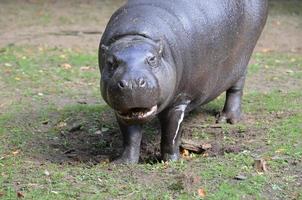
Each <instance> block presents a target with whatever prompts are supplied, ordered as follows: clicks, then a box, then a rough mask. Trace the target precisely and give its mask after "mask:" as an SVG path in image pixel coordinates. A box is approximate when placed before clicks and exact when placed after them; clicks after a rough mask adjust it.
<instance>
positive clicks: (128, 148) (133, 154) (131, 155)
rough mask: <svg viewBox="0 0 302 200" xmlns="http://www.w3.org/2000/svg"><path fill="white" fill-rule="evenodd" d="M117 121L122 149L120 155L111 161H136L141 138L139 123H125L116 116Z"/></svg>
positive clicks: (120, 162)
mask: <svg viewBox="0 0 302 200" xmlns="http://www.w3.org/2000/svg"><path fill="white" fill-rule="evenodd" d="M117 121H118V124H119V126H120V130H121V133H122V135H123V147H124V150H123V153H122V155H121V156H120V157H119V158H118V159H116V160H114V161H113V162H114V163H117V164H122V163H124V164H131V163H138V160H139V155H140V145H141V140H142V128H141V125H127V124H125V123H124V122H123V121H122V120H120V119H119V118H117Z"/></svg>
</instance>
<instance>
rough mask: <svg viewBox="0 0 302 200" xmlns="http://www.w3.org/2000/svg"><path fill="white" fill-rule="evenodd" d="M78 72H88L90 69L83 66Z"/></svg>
mask: <svg viewBox="0 0 302 200" xmlns="http://www.w3.org/2000/svg"><path fill="white" fill-rule="evenodd" d="M80 70H82V71H88V70H90V67H89V66H83V67H80Z"/></svg>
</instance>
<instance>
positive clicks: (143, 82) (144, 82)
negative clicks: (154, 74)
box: [138, 78, 146, 87]
mask: <svg viewBox="0 0 302 200" xmlns="http://www.w3.org/2000/svg"><path fill="white" fill-rule="evenodd" d="M138 85H139V87H145V86H146V81H145V80H144V79H142V78H140V79H139V80H138Z"/></svg>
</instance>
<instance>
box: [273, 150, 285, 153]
mask: <svg viewBox="0 0 302 200" xmlns="http://www.w3.org/2000/svg"><path fill="white" fill-rule="evenodd" d="M284 151H285V149H277V150H276V151H275V153H283V152H284Z"/></svg>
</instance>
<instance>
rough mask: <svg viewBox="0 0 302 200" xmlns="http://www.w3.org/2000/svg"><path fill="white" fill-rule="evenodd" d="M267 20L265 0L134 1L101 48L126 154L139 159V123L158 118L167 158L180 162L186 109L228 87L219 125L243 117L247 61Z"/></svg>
mask: <svg viewBox="0 0 302 200" xmlns="http://www.w3.org/2000/svg"><path fill="white" fill-rule="evenodd" d="M266 18H267V1H265V0H254V1H249V0H242V1H237V0H230V1H222V0H211V1H199V0H192V1H190V3H188V1H185V0H178V1H174V0H165V1H160V0H150V1H144V0H130V1H128V3H126V5H124V6H123V7H122V8H120V9H119V10H118V11H116V12H115V13H114V15H113V16H112V18H111V19H110V21H109V23H108V25H107V27H106V30H105V32H104V34H103V36H102V39H101V43H100V49H99V64H100V71H101V92H102V96H103V98H104V100H105V101H106V102H107V103H108V105H109V106H110V107H111V108H113V109H114V110H115V113H116V118H117V121H118V123H119V126H120V130H121V132H122V135H123V141H124V151H123V153H122V155H121V157H120V158H119V159H117V160H116V161H115V162H117V163H137V162H138V160H139V154H140V143H141V138H142V131H141V129H142V128H141V125H142V124H143V123H146V122H148V121H150V120H151V119H152V118H154V117H158V118H159V121H160V124H161V134H162V138H161V155H162V159H163V160H165V161H167V160H177V159H179V145H180V137H181V134H180V133H181V124H182V121H183V119H184V116H185V114H186V113H188V112H190V111H191V110H193V109H194V108H196V107H198V106H200V105H203V104H206V103H207V102H209V101H211V100H213V99H214V98H216V97H217V96H219V95H220V94H221V93H222V92H225V91H226V102H225V105H224V108H223V110H222V112H221V113H220V115H219V116H218V119H217V121H218V122H229V123H236V122H238V121H239V120H240V118H241V97H242V94H243V92H242V91H243V87H244V80H245V76H246V71H247V65H248V62H249V59H250V56H251V54H252V52H253V49H254V47H255V45H256V42H257V40H258V38H259V36H260V34H261V31H262V29H263V26H264V24H265V21H266Z"/></svg>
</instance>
